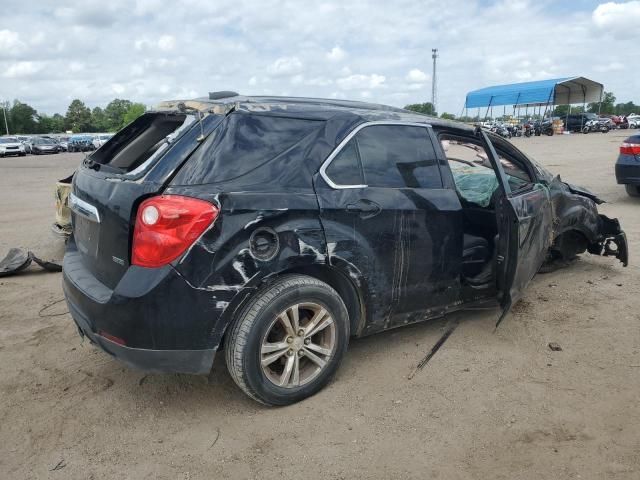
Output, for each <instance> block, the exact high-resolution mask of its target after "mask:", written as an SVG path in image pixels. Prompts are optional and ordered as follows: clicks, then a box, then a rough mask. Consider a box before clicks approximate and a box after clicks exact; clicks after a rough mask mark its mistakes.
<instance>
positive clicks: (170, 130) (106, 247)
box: [63, 94, 627, 405]
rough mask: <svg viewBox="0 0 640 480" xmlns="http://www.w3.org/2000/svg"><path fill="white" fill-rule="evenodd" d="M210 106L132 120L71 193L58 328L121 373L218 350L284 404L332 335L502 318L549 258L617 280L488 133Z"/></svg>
mask: <svg viewBox="0 0 640 480" xmlns="http://www.w3.org/2000/svg"><path fill="white" fill-rule="evenodd" d="M226 95H227V96H229V94H226ZM211 96H212V97H213V98H214V100H209V99H197V100H196V101H194V102H165V103H164V104H162V105H160V106H159V111H158V112H148V113H145V114H143V115H142V116H141V117H139V118H138V119H136V120H135V121H134V122H132V123H131V124H129V125H127V126H126V127H125V128H124V129H122V130H121V131H120V132H118V133H117V134H116V135H115V136H114V138H113V141H110V142H108V143H107V144H105V145H104V147H103V148H100V149H99V150H97V151H95V152H94V153H92V154H91V155H89V156H88V157H87V158H86V159H85V160H84V162H83V163H82V165H81V166H80V167H79V168H78V170H77V171H76V173H75V175H74V177H73V182H72V187H71V193H70V196H69V206H70V209H71V211H72V222H73V233H72V236H71V238H70V239H69V242H68V246H67V252H66V255H65V258H64V268H63V271H64V280H63V285H64V292H65V296H66V299H67V304H68V306H69V312H70V313H71V316H72V318H73V321H74V322H75V324H76V326H77V327H78V330H79V333H80V335H82V336H87V337H88V338H89V339H90V340H91V341H92V342H93V343H95V344H97V345H98V346H99V347H100V348H102V349H103V350H105V351H106V352H108V353H110V354H111V355H113V356H115V357H117V358H119V359H120V360H122V361H123V362H125V363H127V364H129V365H131V366H136V367H139V368H142V369H145V370H151V371H156V372H185V373H199V374H207V373H208V372H209V371H210V369H211V366H212V364H213V361H214V357H215V356H216V354H217V353H218V354H219V353H220V351H221V350H224V352H223V354H224V355H225V356H226V363H227V367H228V368H229V371H230V373H231V376H232V378H233V380H234V381H235V382H236V384H237V385H238V386H239V387H240V388H241V389H242V390H243V391H244V392H245V393H247V395H249V396H250V397H251V398H253V399H255V400H257V401H259V402H262V403H265V404H269V405H285V404H290V403H293V402H296V401H299V400H302V399H304V398H306V397H308V396H310V395H313V394H314V393H315V392H317V391H319V390H320V389H321V388H323V387H324V386H325V385H326V384H327V383H328V382H329V381H330V379H331V377H332V376H333V374H334V373H335V372H336V370H337V369H338V366H339V364H340V362H341V360H342V358H343V356H344V354H345V351H346V349H347V344H348V342H349V338H350V337H351V336H355V337H360V336H365V335H370V334H373V333H376V332H380V331H384V330H387V329H390V328H393V327H398V326H402V325H406V324H410V323H414V322H419V321H423V320H427V319H431V318H438V317H441V316H442V315H444V314H445V313H447V312H452V311H455V310H459V309H463V308H477V307H479V306H484V307H487V306H499V307H500V308H501V309H502V311H503V313H506V312H507V311H508V310H509V308H510V307H511V305H513V304H514V303H515V302H517V301H518V299H519V298H520V297H521V295H522V293H523V289H524V288H525V287H526V285H527V284H528V283H529V281H530V280H531V278H532V277H533V276H534V275H535V274H536V272H537V271H538V269H539V268H540V266H541V265H542V264H543V263H545V261H546V260H548V259H554V258H559V259H571V258H574V257H575V256H576V255H578V254H580V253H582V252H585V251H589V252H590V253H592V254H596V255H605V256H608V255H612V256H615V257H617V258H618V259H620V261H622V262H623V264H625V265H626V263H627V242H626V238H625V234H624V232H623V231H622V230H621V229H620V225H619V223H618V221H617V220H616V219H610V218H608V217H606V216H604V215H601V214H599V213H598V209H597V203H601V200H600V199H598V197H597V196H596V195H594V194H593V193H590V192H588V191H587V190H585V189H583V188H580V187H577V186H574V185H571V184H569V183H565V182H563V181H562V180H561V179H560V177H559V176H555V175H552V174H551V173H549V172H548V171H547V170H546V169H544V168H543V167H541V166H540V165H539V164H537V163H536V162H535V161H533V160H532V159H530V158H529V157H527V156H526V155H525V154H524V153H522V152H521V151H520V150H518V149H517V148H516V147H515V146H514V145H513V144H512V143H511V142H509V141H507V140H505V139H503V138H501V137H499V136H498V135H494V134H492V133H490V132H485V131H484V130H482V129H480V128H473V127H470V126H467V125H465V124H462V123H455V122H447V121H443V120H439V119H437V118H434V117H429V116H425V115H420V114H416V113H413V112H409V111H406V110H401V109H397V108H393V107H388V106H383V105H373V104H367V103H361V102H348V101H340V100H321V99H306V98H278V97H276V98H265V97H242V96H238V95H237V94H236V95H235V96H232V97H231V98H221V97H219V96H216V94H213V95H211ZM214 112H215V113H214ZM201 114H204V117H203V118H202V121H201V122H199V121H198V119H199V118H200V115H201ZM167 138H170V139H171V142H168V141H165V139H167ZM389 340H390V341H391V340H392V339H391V338H390V339H389Z"/></svg>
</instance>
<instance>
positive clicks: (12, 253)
mask: <svg viewBox="0 0 640 480" xmlns="http://www.w3.org/2000/svg"><path fill="white" fill-rule="evenodd" d="M30 264H31V256H30V255H29V253H28V252H25V251H24V250H21V249H19V248H12V249H11V250H9V253H7V256H6V257H4V258H3V259H2V260H1V261H0V277H6V276H8V275H13V274H14V273H18V272H21V271H22V270H24V269H25V268H27V267H28V266H29V265H30Z"/></svg>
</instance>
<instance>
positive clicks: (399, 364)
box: [0, 131, 640, 480]
mask: <svg viewBox="0 0 640 480" xmlns="http://www.w3.org/2000/svg"><path fill="white" fill-rule="evenodd" d="M627 134H628V133H627V132H624V131H622V132H610V133H608V134H606V135H602V134H595V133H594V134H589V135H580V134H578V135H571V136H567V135H565V136H554V137H551V138H548V137H543V138H530V139H527V138H518V139H514V140H513V141H514V143H516V144H517V145H518V146H519V147H521V148H522V149H523V150H524V151H525V152H527V153H530V154H531V155H533V156H534V157H535V158H537V159H538V160H540V161H541V162H542V163H543V164H545V165H546V166H547V167H548V168H549V169H550V170H551V171H553V172H555V173H559V174H561V176H562V177H563V178H565V179H566V180H570V181H571V182H573V183H576V184H581V185H584V186H587V187H589V188H591V189H592V190H594V191H595V192H597V193H599V194H600V195H601V196H602V197H603V198H604V199H605V200H606V201H607V202H609V203H607V204H605V205H603V206H602V207H601V211H603V212H604V213H606V214H609V215H610V216H615V217H618V218H620V220H621V222H622V225H623V227H624V229H625V230H626V232H627V235H628V237H629V244H630V245H629V246H630V252H631V265H630V266H629V267H628V268H626V269H624V268H622V265H621V264H620V263H619V262H617V261H615V260H612V259H609V258H597V257H592V256H589V255H583V256H582V257H581V258H580V259H579V260H578V261H577V262H575V264H573V265H572V266H570V267H569V268H566V269H563V270H561V271H558V272H556V273H552V274H547V275H538V276H537V277H536V278H535V279H534V281H533V282H532V285H530V287H529V289H528V290H527V292H526V295H525V297H524V299H523V300H522V301H521V302H520V303H519V304H517V305H516V306H515V307H514V309H513V312H512V313H511V314H510V315H509V316H508V317H507V318H506V319H505V321H504V322H503V323H502V325H501V326H500V328H499V329H498V330H497V332H495V333H494V328H493V326H494V323H495V321H496V319H497V316H498V312H497V311H496V312H469V313H464V314H459V315H458V317H459V319H460V326H459V327H458V329H457V330H456V331H455V332H454V333H453V335H452V336H451V337H450V338H449V340H448V341H447V343H445V345H444V346H443V347H442V349H441V350H440V351H439V352H438V353H437V354H436V355H435V356H434V357H433V359H432V360H431V362H430V363H429V364H428V365H427V366H426V367H425V368H424V369H423V370H421V371H419V372H418V373H417V374H416V375H415V376H414V377H413V378H412V379H411V380H409V379H408V376H409V374H410V373H411V371H412V370H413V369H414V367H415V366H416V364H417V363H418V362H419V361H420V359H421V358H422V357H423V356H424V355H425V354H426V352H428V351H429V350H430V348H431V346H432V345H433V344H434V342H435V341H436V340H437V339H438V337H439V336H440V335H441V334H442V333H443V331H444V329H445V325H446V324H447V320H450V319H444V320H441V321H434V322H431V323H427V324H421V325H415V326H411V327H406V328H403V329H399V330H395V331H392V332H387V333H383V334H379V335H376V336H373V337H370V338H366V339H362V340H355V341H353V342H352V343H351V345H350V349H349V352H348V354H347V357H346V360H345V362H344V363H343V365H342V367H341V369H340V371H339V373H338V375H337V377H336V379H335V380H334V381H333V382H332V383H331V384H330V385H329V387H328V388H326V389H325V390H323V391H322V392H321V393H319V394H318V395H316V396H315V397H313V398H310V399H308V400H306V401H304V402H302V403H299V404H297V405H294V406H291V407H286V408H266V407H262V406H260V405H258V404H256V403H254V402H252V401H251V400H249V399H248V398H247V397H246V396H245V395H244V394H243V393H242V392H241V391H240V390H239V389H238V388H236V386H235V385H234V383H233V381H232V380H231V378H230V376H229V375H228V373H227V371H226V367H225V365H224V360H223V358H222V356H219V357H218V359H217V363H216V365H215V367H214V371H213V373H212V375H211V376H210V377H209V378H206V377H195V376H187V375H145V374H143V373H140V372H136V371H132V370H129V369H127V368H124V367H123V366H122V365H120V364H119V363H118V362H117V361H115V360H113V359H111V358H110V357H108V356H107V355H106V354H103V353H101V352H99V351H98V350H96V349H95V348H93V347H92V346H91V345H89V343H88V342H87V341H85V342H84V343H82V342H81V340H80V337H79V336H78V334H77V333H76V329H75V328H74V326H73V324H72V321H71V318H70V317H69V315H68V314H65V313H64V312H66V307H65V305H64V303H57V304H54V305H52V306H51V307H49V308H47V309H45V310H44V311H41V309H43V307H45V306H47V305H49V304H51V303H52V302H55V301H57V300H60V299H62V298H63V297H62V289H61V284H60V282H61V277H60V274H52V273H39V272H38V271H37V270H36V269H35V268H32V269H30V270H29V272H28V273H26V274H22V275H19V276H15V277H9V278H4V279H0V478H3V479H5V478H6V479H23V478H52V479H58V478H59V479H63V478H64V479H76V478H78V479H87V478H93V479H102V478H128V479H147V478H148V479H200V478H207V479H213V478H220V479H221V478H256V479H267V478H280V479H297V478H308V479H316V478H317V479H351V478H388V479H400V478H402V479H405V478H406V479H414V478H415V479H427V478H429V479H446V480H455V479H505V480H515V479H518V480H524V479H535V480H539V479H603V478H606V479H638V478H640V433H638V425H640V401H639V399H640V294H639V289H638V286H639V285H640V282H639V280H640V271H639V267H638V265H639V264H638V263H636V262H637V260H636V259H637V258H638V257H637V256H636V252H639V251H640V201H639V200H637V199H631V198H629V197H627V196H626V194H625V192H624V188H622V187H621V186H618V185H616V183H615V177H614V173H613V166H614V163H615V159H616V156H617V152H618V147H619V145H620V143H621V141H622V139H623V138H624V137H625V136H626V135H627ZM81 159H82V154H78V153H76V154H64V155H63V154H60V155H56V156H46V157H27V158H15V159H0V205H2V208H1V209H0V256H2V255H4V252H6V251H7V250H8V249H9V248H10V247H14V246H21V247H25V248H29V249H32V250H34V252H36V254H38V253H40V254H41V256H55V253H54V252H55V251H56V248H57V247H56V242H55V240H54V237H53V236H52V235H51V234H50V233H49V226H50V224H51V222H52V220H53V186H54V182H55V181H56V179H59V178H62V177H64V176H66V175H68V174H69V173H71V171H72V170H73V169H74V167H75V166H76V165H78V164H79V162H80V160H81ZM43 252H44V253H43ZM52 314H61V315H58V316H51V315H52ZM549 342H557V343H558V344H560V345H561V347H562V351H557V352H554V351H551V350H550V349H549V348H548V343H549Z"/></svg>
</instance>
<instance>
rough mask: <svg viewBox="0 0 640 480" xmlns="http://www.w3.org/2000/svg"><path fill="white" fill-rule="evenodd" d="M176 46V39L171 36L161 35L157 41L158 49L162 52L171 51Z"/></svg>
mask: <svg viewBox="0 0 640 480" xmlns="http://www.w3.org/2000/svg"><path fill="white" fill-rule="evenodd" d="M175 46H176V38H175V37H173V36H171V35H162V36H161V37H160V38H159V39H158V48H159V49H160V50H162V51H163V52H168V51H170V50H173V49H174V48H175Z"/></svg>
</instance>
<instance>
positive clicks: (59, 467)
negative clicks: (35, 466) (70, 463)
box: [50, 458, 67, 472]
mask: <svg viewBox="0 0 640 480" xmlns="http://www.w3.org/2000/svg"><path fill="white" fill-rule="evenodd" d="M66 466H67V462H65V461H64V458H63V459H62V460H60V461H59V462H58V463H57V464H56V466H55V467H53V468H52V469H51V470H50V471H51V472H55V471H56V470H62V469H63V468H64V467H66Z"/></svg>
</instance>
